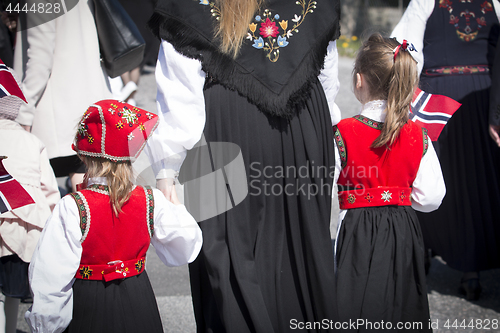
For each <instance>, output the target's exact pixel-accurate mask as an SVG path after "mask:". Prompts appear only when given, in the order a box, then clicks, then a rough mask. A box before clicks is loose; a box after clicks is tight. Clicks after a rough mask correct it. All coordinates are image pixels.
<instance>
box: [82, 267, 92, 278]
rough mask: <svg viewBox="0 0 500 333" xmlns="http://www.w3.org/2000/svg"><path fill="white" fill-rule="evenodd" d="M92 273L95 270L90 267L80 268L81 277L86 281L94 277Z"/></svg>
mask: <svg viewBox="0 0 500 333" xmlns="http://www.w3.org/2000/svg"><path fill="white" fill-rule="evenodd" d="M92 271H93V269H90V267H89V266H83V267H82V268H80V275H81V276H82V277H83V278H84V279H89V278H90V277H91V276H92Z"/></svg>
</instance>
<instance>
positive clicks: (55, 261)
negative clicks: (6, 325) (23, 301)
mask: <svg viewBox="0 0 500 333" xmlns="http://www.w3.org/2000/svg"><path fill="white" fill-rule="evenodd" d="M79 221H80V217H79V214H78V206H77V205H76V202H75V200H74V199H73V198H71V197H69V196H66V197H64V198H63V199H62V200H61V201H59V203H58V204H57V205H56V207H55V208H54V211H53V213H52V215H51V216H50V217H49V219H48V221H47V224H46V225H45V228H44V229H43V232H42V235H41V236H40V240H39V241H38V245H37V247H36V249H35V252H34V254H33V257H32V259H31V263H30V266H29V273H28V277H29V282H30V286H31V291H32V294H33V305H32V306H31V308H30V309H29V310H28V311H27V312H26V314H25V318H26V321H27V322H28V325H29V326H30V328H31V332H54V333H58V332H62V331H64V330H65V329H66V327H67V326H68V325H69V323H70V321H71V318H72V315H73V288H72V286H73V282H74V281H75V274H76V271H77V270H78V267H79V265H80V259H81V256H82V246H81V243H80V239H81V238H82V232H81V230H80V224H79Z"/></svg>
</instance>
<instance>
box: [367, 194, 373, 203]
mask: <svg viewBox="0 0 500 333" xmlns="http://www.w3.org/2000/svg"><path fill="white" fill-rule="evenodd" d="M372 199H373V195H371V194H370V193H368V194H366V196H365V200H366V201H368V202H372Z"/></svg>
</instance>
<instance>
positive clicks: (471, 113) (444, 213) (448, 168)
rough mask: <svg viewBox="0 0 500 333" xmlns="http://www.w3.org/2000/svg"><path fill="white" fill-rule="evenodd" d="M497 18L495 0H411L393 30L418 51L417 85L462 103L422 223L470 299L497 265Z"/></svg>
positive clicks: (441, 143)
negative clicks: (493, 131) (492, 127)
mask: <svg viewBox="0 0 500 333" xmlns="http://www.w3.org/2000/svg"><path fill="white" fill-rule="evenodd" d="M499 14H500V3H499V2H498V1H491V0H486V1H467V2H466V1H458V0H439V1H438V0H435V1H434V0H412V1H411V2H410V4H409V6H408V8H407V10H406V12H405V14H404V15H403V17H402V18H401V21H400V22H399V23H398V25H397V26H396V28H395V29H394V31H393V33H392V35H393V36H395V37H397V38H398V40H400V41H402V39H408V40H411V41H413V43H414V45H415V47H416V49H417V50H418V51H422V52H420V54H421V55H423V57H422V56H420V57H419V59H418V65H419V70H421V75H420V88H421V89H422V90H424V91H426V92H429V93H432V94H441V95H445V96H448V97H451V98H453V99H455V100H456V101H458V102H460V103H461V104H462V106H461V107H460V108H459V109H458V110H457V111H456V113H455V114H454V115H453V117H452V118H451V119H450V121H449V122H448V124H447V125H446V126H445V128H444V130H443V132H442V133H441V135H440V137H439V140H438V141H437V144H435V146H436V150H437V152H438V156H439V160H440V163H441V167H442V170H443V175H444V179H445V183H446V190H447V191H446V193H447V194H446V196H445V198H444V200H443V203H442V205H441V207H440V208H439V209H438V210H437V211H435V212H432V213H429V214H419V220H420V222H421V225H422V232H423V234H424V241H425V244H426V247H427V248H430V249H432V251H433V252H434V253H435V254H437V255H440V256H441V257H442V258H443V259H444V261H446V263H447V264H448V266H450V267H452V268H455V269H457V270H460V271H462V272H463V275H462V280H461V283H460V291H461V292H462V293H463V294H465V297H466V298H467V299H469V300H475V299H478V298H479V296H480V293H481V286H480V284H479V271H482V270H486V269H492V268H498V267H500V224H499V223H498V216H499V215H500V173H499V170H500V151H499V150H498V149H497V148H496V147H495V144H494V142H493V141H492V140H491V139H490V137H489V135H488V111H489V89H490V85H491V77H490V67H491V65H492V63H493V58H494V53H495V45H496V43H497V38H498V29H499Z"/></svg>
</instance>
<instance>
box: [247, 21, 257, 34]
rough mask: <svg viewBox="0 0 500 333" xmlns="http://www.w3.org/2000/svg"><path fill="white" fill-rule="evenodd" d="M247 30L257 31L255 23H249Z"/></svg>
mask: <svg viewBox="0 0 500 333" xmlns="http://www.w3.org/2000/svg"><path fill="white" fill-rule="evenodd" d="M248 29H250V31H251V32H255V30H257V24H255V23H250V24H249V25H248Z"/></svg>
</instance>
